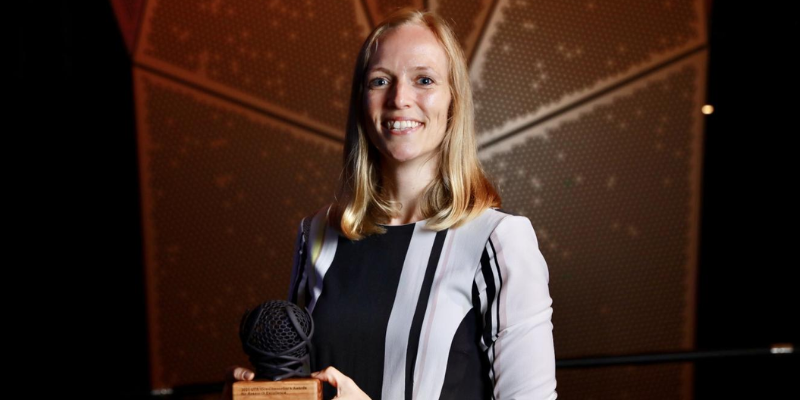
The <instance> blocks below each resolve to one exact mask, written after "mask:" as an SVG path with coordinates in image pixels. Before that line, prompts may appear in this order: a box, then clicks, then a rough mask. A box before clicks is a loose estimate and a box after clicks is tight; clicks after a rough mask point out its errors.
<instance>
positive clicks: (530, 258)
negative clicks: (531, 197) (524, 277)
mask: <svg viewBox="0 0 800 400" xmlns="http://www.w3.org/2000/svg"><path fill="white" fill-rule="evenodd" d="M495 212H500V213H503V214H504V217H503V218H502V219H501V220H500V222H499V223H498V224H497V226H496V227H495V228H494V230H493V231H492V233H491V235H489V240H488V242H487V248H491V249H492V251H493V252H494V254H495V256H496V257H497V258H498V259H499V263H500V264H503V265H504V266H505V267H506V268H509V269H514V270H518V271H520V272H521V271H525V273H526V274H531V273H532V274H535V275H537V276H541V277H542V278H544V280H545V281H547V280H548V279H549V272H548V270H547V263H546V261H545V260H544V256H543V255H542V253H541V251H540V249H539V240H538V238H537V236H536V232H535V231H534V228H533V224H532V223H531V220H530V219H529V218H528V217H526V216H524V215H517V214H513V213H509V212H505V211H499V210H495Z"/></svg>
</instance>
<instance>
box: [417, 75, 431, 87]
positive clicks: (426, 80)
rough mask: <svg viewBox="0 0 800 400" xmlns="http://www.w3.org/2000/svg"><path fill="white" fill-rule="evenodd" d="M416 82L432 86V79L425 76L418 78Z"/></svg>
mask: <svg viewBox="0 0 800 400" xmlns="http://www.w3.org/2000/svg"><path fill="white" fill-rule="evenodd" d="M417 82H419V83H421V84H423V85H425V86H430V85H433V79H431V78H429V77H427V76H422V77H420V78H419V79H417Z"/></svg>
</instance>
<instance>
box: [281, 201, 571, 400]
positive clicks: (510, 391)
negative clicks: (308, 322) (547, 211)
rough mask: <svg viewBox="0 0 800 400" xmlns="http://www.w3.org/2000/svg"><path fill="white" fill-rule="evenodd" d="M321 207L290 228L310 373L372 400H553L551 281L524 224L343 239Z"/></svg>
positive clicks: (500, 222)
mask: <svg viewBox="0 0 800 400" xmlns="http://www.w3.org/2000/svg"><path fill="white" fill-rule="evenodd" d="M328 209H329V208H328V207H327V206H326V207H324V208H322V209H320V211H318V212H317V213H316V214H314V215H313V216H309V217H307V218H305V219H304V220H303V221H302V222H301V224H300V228H299V229H298V234H297V242H296V243H297V247H296V249H295V258H294V267H293V271H292V279H291V285H290V290H289V299H290V301H292V302H294V303H296V304H298V305H300V306H305V307H307V308H308V310H309V311H310V312H311V315H312V316H313V318H314V324H315V333H314V337H313V344H314V346H315V365H314V366H313V367H314V370H320V369H323V368H325V367H327V366H330V365H332V366H334V367H336V368H337V369H339V370H340V371H341V372H342V373H344V374H345V375H347V376H349V377H350V378H352V379H353V380H354V381H355V382H356V384H357V385H358V386H359V387H360V388H361V389H362V390H364V392H365V393H367V394H368V395H369V396H370V397H371V398H372V399H374V400H377V399H392V400H394V399H397V400H401V399H490V398H496V399H554V398H556V391H555V388H556V379H555V356H554V351H553V336H552V330H553V325H552V322H551V317H552V313H553V309H552V307H551V305H552V300H551V298H550V293H549V290H548V281H549V273H548V270H547V264H546V262H545V260H544V257H543V256H542V253H541V252H540V251H539V246H538V241H537V238H536V234H535V233H534V230H533V227H532V225H531V222H530V220H529V219H528V218H527V217H524V216H517V215H512V214H510V213H507V212H504V211H502V210H499V209H488V210H486V211H484V212H483V213H482V214H481V215H480V216H479V217H478V218H475V219H474V220H472V221H470V222H469V223H467V224H465V225H462V226H460V227H458V228H455V229H446V230H443V231H440V232H435V231H431V230H427V229H425V224H426V222H427V220H423V221H418V222H415V223H410V224H406V225H386V228H387V233H386V234H383V235H378V234H376V235H371V236H369V237H367V238H365V239H362V240H360V241H351V240H349V239H347V238H345V237H344V236H341V235H340V234H339V233H338V232H337V231H336V230H334V229H333V228H331V227H329V226H326V224H325V221H324V220H325V214H326V212H327V210H328ZM304 224H305V226H306V229H305V231H307V234H304V229H303V225H304ZM329 389H330V388H329ZM325 395H326V398H329V397H332V396H333V395H335V393H329V392H326V394H325Z"/></svg>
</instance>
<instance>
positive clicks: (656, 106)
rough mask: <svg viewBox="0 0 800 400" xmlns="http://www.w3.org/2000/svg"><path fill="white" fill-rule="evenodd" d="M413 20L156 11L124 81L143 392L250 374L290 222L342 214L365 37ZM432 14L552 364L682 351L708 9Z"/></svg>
mask: <svg viewBox="0 0 800 400" xmlns="http://www.w3.org/2000/svg"><path fill="white" fill-rule="evenodd" d="M408 4H416V5H417V6H422V5H423V2H421V1H416V2H409V1H400V2H397V1H365V2H362V1H350V2H311V1H301V2H293V3H292V4H291V5H289V4H287V3H286V2H282V1H269V2H264V3H262V2H240V3H225V2H189V1H170V2H166V1H163V0H161V1H157V0H152V1H148V2H146V10H144V14H143V15H144V18H142V19H141V21H142V22H141V23H142V24H143V25H142V26H141V28H140V29H139V30H138V32H139V37H138V38H137V41H136V43H137V46H136V52H135V63H136V68H135V78H136V107H137V116H138V127H137V129H138V132H139V133H138V134H139V146H140V159H141V172H142V192H143V204H144V219H145V220H144V226H145V240H146V245H145V250H146V253H147V273H148V280H147V285H148V301H149V318H150V333H151V345H152V350H151V359H152V365H153V384H154V387H156V388H161V387H172V386H176V385H181V384H187V383H198V382H214V381H219V380H220V379H221V375H222V372H223V371H224V368H225V367H227V366H228V365H230V364H232V363H239V364H244V363H245V361H244V355H243V354H242V352H241V348H240V344H239V343H238V342H237V340H238V338H237V336H236V329H237V328H238V318H239V317H240V316H241V312H242V311H243V310H244V307H246V306H252V305H254V304H256V303H259V302H261V301H263V300H266V299H267V298H281V297H283V296H284V295H285V291H286V288H287V286H288V279H289V277H288V274H289V268H288V266H289V263H290V262H291V257H292V255H291V251H292V247H293V244H294V243H293V240H294V234H295V233H296V229H297V224H298V223H299V221H300V219H301V218H302V217H303V216H305V215H307V214H308V213H309V211H313V210H316V209H318V208H319V207H321V206H322V205H323V204H325V203H327V202H329V201H330V200H331V197H332V195H333V192H334V187H335V184H336V182H337V179H338V178H339V171H340V168H341V138H342V137H343V127H344V123H345V120H346V117H347V115H346V108H347V105H348V104H347V101H348V100H349V99H348V96H349V88H350V79H351V75H352V68H353V64H354V61H355V58H356V55H357V51H358V48H359V46H360V44H361V42H362V41H363V39H364V38H365V37H366V34H367V33H368V32H369V29H370V24H371V23H370V21H379V20H380V19H381V18H383V16H384V15H386V13H388V12H391V11H392V10H394V9H396V8H397V7H400V6H403V5H408ZM425 4H426V5H427V6H429V7H431V8H434V9H436V10H437V11H438V12H440V13H441V14H442V15H443V16H444V17H445V18H446V19H448V21H451V22H452V23H453V24H454V28H455V31H456V33H457V35H458V37H459V40H460V41H461V43H462V46H464V48H465V50H466V53H467V54H469V55H471V76H472V80H473V83H474V86H475V100H476V108H477V109H476V119H477V123H478V127H479V137H478V138H479V141H480V142H481V144H482V147H481V149H480V156H481V159H482V160H483V161H484V163H485V167H486V168H487V170H488V171H489V172H490V173H491V174H492V175H493V176H494V178H495V179H496V181H497V182H498V184H499V188H500V190H501V193H502V195H503V200H504V204H503V208H504V209H508V210H511V211H513V212H518V213H521V214H524V215H526V216H528V217H530V218H531V221H532V222H533V225H534V228H535V229H536V232H537V235H538V238H539V242H540V246H541V248H542V251H543V252H544V254H545V257H546V259H547V261H548V265H549V267H550V277H551V292H552V295H553V298H554V304H553V307H554V325H555V331H554V334H555V344H556V355H557V356H558V357H580V356H586V355H596V354H626V353H631V352H651V351H672V350H680V349H690V348H692V346H693V335H694V324H693V320H694V276H695V269H696V267H695V264H694V262H695V258H696V245H697V230H698V228H697V221H698V204H699V179H700V176H701V170H700V165H701V158H700V157H701V154H702V148H701V144H702V131H703V123H702V118H701V115H700V114H699V108H700V106H701V105H702V104H703V102H704V99H705V93H704V87H705V71H706V66H705V60H706V57H707V53H706V50H705V47H704V46H705V43H706V39H705V30H706V26H705V25H706V22H705V14H704V11H703V10H702V2H701V1H691V0H683V1H665V2H657V3H654V2H639V3H637V2H623V1H611V2H600V1H595V0H586V1H568V2H563V1H560V2H548V1H531V0H502V1H496V2H492V1H478V2H468V3H462V2H458V1H454V0H434V1H430V2H426V3H425ZM118 15H119V10H118ZM367 15H369V17H367ZM121 25H123V24H122V22H121ZM691 371H692V370H691V366H690V365H688V364H675V365H661V366H648V367H635V368H633V367H631V368H629V367H618V368H603V369H585V370H559V372H558V381H559V387H558V390H559V394H560V396H559V397H564V398H597V399H600V398H676V397H686V396H687V395H688V394H689V393H690V389H691V381H692V379H691Z"/></svg>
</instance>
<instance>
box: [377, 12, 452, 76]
mask: <svg viewBox="0 0 800 400" xmlns="http://www.w3.org/2000/svg"><path fill="white" fill-rule="evenodd" d="M375 47H376V48H377V49H376V51H375V53H374V55H373V56H372V59H371V60H370V65H369V66H368V67H367V72H369V71H371V70H372V69H373V68H378V67H381V68H386V69H390V70H391V69H395V68H410V67H419V66H426V67H430V68H432V69H434V70H435V71H436V72H438V73H441V74H444V73H446V72H447V63H448V60H447V53H446V52H445V50H444V47H442V45H441V43H439V40H438V39H436V35H434V34H433V32H431V30H430V29H428V28H427V27H425V26H421V25H417V24H411V25H401V26H399V27H396V28H394V29H392V30H390V31H389V32H387V33H386V34H384V35H383V36H381V37H380V38H378V40H377V41H376V42H375Z"/></svg>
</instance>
